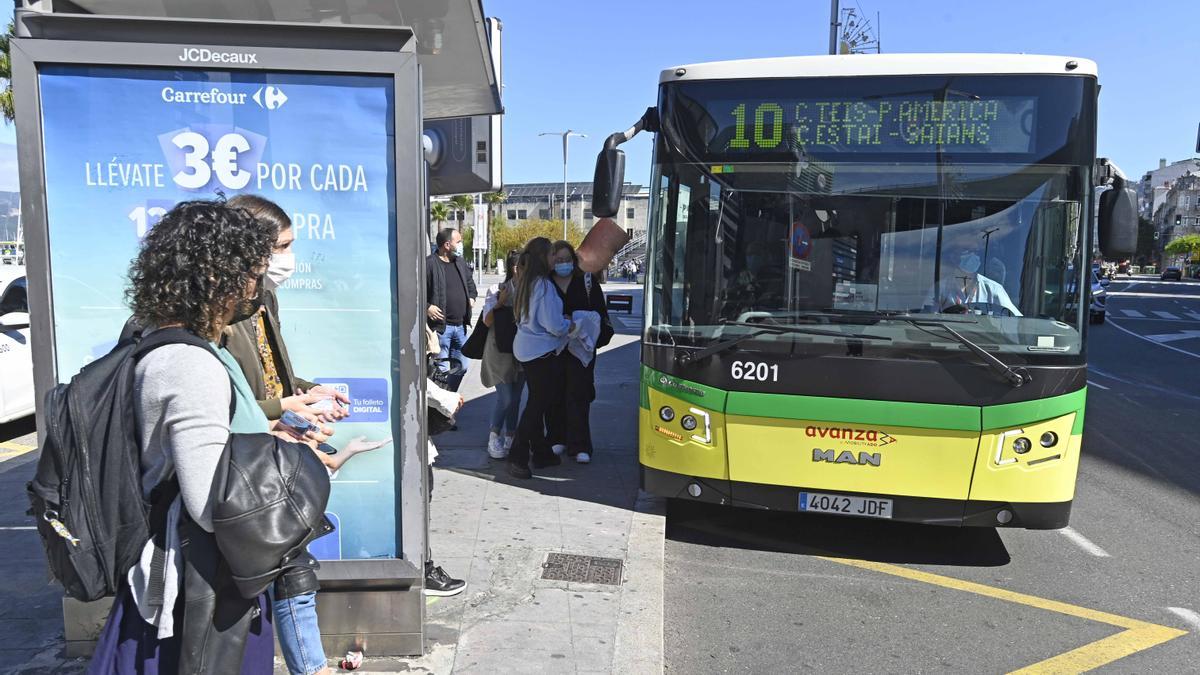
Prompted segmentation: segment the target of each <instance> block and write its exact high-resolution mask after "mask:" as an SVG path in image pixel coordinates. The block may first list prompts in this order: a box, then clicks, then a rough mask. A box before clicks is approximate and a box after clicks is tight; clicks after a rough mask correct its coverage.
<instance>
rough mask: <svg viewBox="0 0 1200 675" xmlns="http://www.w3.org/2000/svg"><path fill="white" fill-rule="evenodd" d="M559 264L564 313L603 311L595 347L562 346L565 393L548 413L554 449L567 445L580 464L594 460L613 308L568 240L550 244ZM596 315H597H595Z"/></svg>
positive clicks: (556, 277) (556, 278)
mask: <svg viewBox="0 0 1200 675" xmlns="http://www.w3.org/2000/svg"><path fill="white" fill-rule="evenodd" d="M551 262H552V264H553V265H554V275H553V276H552V277H551V278H552V279H553V280H554V290H555V291H557V292H558V296H559V298H560V299H561V300H562V304H563V313H565V314H566V315H567V316H575V312H596V313H597V314H599V316H600V329H599V334H598V336H597V338H596V340H595V342H594V344H593V347H594V348H593V349H591V350H587V352H588V353H586V354H585V356H584V358H586V359H587V363H586V365H585V364H584V363H583V362H582V361H581V360H580V357H579V356H577V355H576V354H574V353H573V352H574V351H577V350H574V349H569V350H563V352H562V354H560V355H559V360H560V362H561V368H562V370H561V372H562V374H563V378H564V380H565V389H566V391H565V396H563V397H561V398H558V399H556V400H555V401H554V403H553V405H552V406H551V408H550V411H549V414H548V415H547V417H546V427H547V429H549V431H550V439H551V442H552V443H553V449H554V452H555V454H561V453H563V452H564V451H565V452H566V454H567V455H568V456H570V457H574V458H575V461H576V462H578V463H580V464H587V463H589V462H591V461H592V452H593V447H592V428H591V407H592V401H594V400H596V349H598V348H600V347H603V346H604V345H606V344H608V341H609V340H610V339H612V328H611V324H610V323H609V318H608V308H607V306H606V305H605V302H604V290H603V289H602V288H600V282H599V281H598V280H596V279H595V278H594V277H593V276H592V275H591V274H589V273H586V272H584V271H583V270H581V269H579V256H578V255H576V253H575V247H574V246H571V244H570V243H569V242H566V241H557V242H554V245H553V247H552V249H551ZM594 318H595V317H593V319H594Z"/></svg>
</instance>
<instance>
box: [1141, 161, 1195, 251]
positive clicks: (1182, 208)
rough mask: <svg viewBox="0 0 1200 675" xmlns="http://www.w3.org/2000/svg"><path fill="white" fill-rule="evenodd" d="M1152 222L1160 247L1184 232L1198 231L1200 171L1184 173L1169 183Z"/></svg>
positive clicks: (1192, 232) (1193, 232)
mask: <svg viewBox="0 0 1200 675" xmlns="http://www.w3.org/2000/svg"><path fill="white" fill-rule="evenodd" d="M1152 222H1153V223H1154V229H1155V231H1157V232H1158V245H1159V247H1160V249H1161V247H1165V246H1166V245H1167V244H1169V243H1171V241H1172V240H1174V239H1178V238H1179V237H1182V236H1184V235H1185V234H1198V233H1200V173H1189V174H1185V175H1183V176H1181V177H1179V178H1177V179H1176V180H1175V181H1174V182H1173V183H1172V184H1171V187H1170V188H1169V189H1167V190H1166V192H1165V193H1164V195H1163V198H1162V203H1161V204H1159V206H1158V208H1157V209H1156V210H1155V212H1154V218H1153V220H1152Z"/></svg>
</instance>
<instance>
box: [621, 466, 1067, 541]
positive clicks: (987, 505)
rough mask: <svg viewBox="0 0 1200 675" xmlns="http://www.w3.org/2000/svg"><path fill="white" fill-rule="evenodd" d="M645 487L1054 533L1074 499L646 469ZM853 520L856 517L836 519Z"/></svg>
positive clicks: (795, 507)
mask: <svg viewBox="0 0 1200 675" xmlns="http://www.w3.org/2000/svg"><path fill="white" fill-rule="evenodd" d="M640 468H641V483H642V489H643V490H645V491H647V492H649V493H651V494H654V495H658V496H660V497H667V498H677V499H682V500H685V501H693V502H707V503H710V504H723V505H727V506H738V507H743V508H752V509H770V510H772V511H797V512H798V511H799V504H800V493H801V492H805V491H808V492H821V493H825V494H842V495H850V496H860V497H878V498H882V499H890V500H892V518H891V520H895V521H900V522H907V523H922V524H925V525H950V526H958V527H1018V528H1025V529H1030V530H1055V529H1058V528H1061V527H1066V525H1067V522H1068V521H1069V520H1070V518H1071V504H1072V501H1070V500H1069V501H1065V502H1048V503H1035V502H1023V503H1013V502H994V501H976V500H959V499H936V498H930V497H907V496H900V495H881V494H867V493H861V492H845V491H839V490H826V489H809V488H799V487H789V486H783V485H764V484H761V483H745V482H741V481H731V480H723V479H717V478H700V477H694V476H687V475H684V474H678V473H672V472H669V471H662V470H660V469H654V468H650V467H647V466H645V465H642V466H641V467H640ZM834 517H854V516H834Z"/></svg>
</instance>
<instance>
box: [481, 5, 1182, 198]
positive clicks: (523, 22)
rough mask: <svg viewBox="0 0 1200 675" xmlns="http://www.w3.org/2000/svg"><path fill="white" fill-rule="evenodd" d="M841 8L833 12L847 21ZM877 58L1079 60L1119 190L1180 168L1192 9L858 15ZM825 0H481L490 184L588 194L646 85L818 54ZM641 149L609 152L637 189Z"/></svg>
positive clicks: (961, 9)
mask: <svg viewBox="0 0 1200 675" xmlns="http://www.w3.org/2000/svg"><path fill="white" fill-rule="evenodd" d="M852 3H853V0H842V5H843V6H851V5H852ZM858 4H859V6H861V7H862V9H863V10H864V11H865V12H866V13H868V14H869V16H870V17H871V18H872V19H873V18H874V16H875V12H877V11H878V12H879V14H880V23H881V28H882V47H883V51H884V52H885V53H888V52H893V53H896V52H908V53H912V52H1007V53H1021V52H1024V53H1028V54H1054V55H1062V56H1074V57H1081V58H1089V59H1092V60H1094V61H1096V62H1097V64H1098V65H1099V71H1100V78H1099V79H1100V84H1101V94H1100V119H1099V133H1098V135H1099V138H1098V141H1099V142H1098V146H1097V151H1098V154H1100V155H1101V156H1107V157H1110V158H1111V159H1112V160H1113V161H1115V162H1116V164H1117V165H1118V166H1119V167H1121V169H1122V170H1123V171H1124V172H1125V173H1126V175H1128V176H1130V177H1135V178H1140V177H1141V175H1142V174H1143V173H1144V172H1146V171H1147V170H1150V169H1153V168H1157V166H1158V159H1159V158H1160V157H1165V158H1167V160H1168V161H1175V160H1179V159H1185V158H1188V157H1192V156H1195V154H1196V153H1195V145H1196V135H1197V123H1200V0H1157V1H1155V2H1129V1H1128V0H1122V1H1117V0H938V1H936V2H935V1H933V0H859V3H858ZM829 5H830V3H829V0H737V1H736V2H716V1H715V0H687V1H682V0H659V1H647V0H636V1H631V0H605V1H604V2H588V1H585V0H559V1H558V2H554V3H549V2H542V1H530V0H484V10H485V12H486V13H487V14H489V15H491V16H495V17H498V18H500V19H501V21H502V22H503V24H504V42H503V47H504V83H505V88H504V106H505V111H506V112H505V119H504V181H505V182H506V183H524V182H535V181H547V182H550V181H556V180H562V143H561V141H560V140H559V139H558V138H551V137H538V133H539V132H543V131H563V130H565V129H568V128H570V129H575V130H579V131H582V132H584V133H587V134H588V138H586V139H577V138H575V139H572V140H571V146H570V162H569V167H568V174H569V177H570V179H571V180H591V178H592V171H593V168H594V162H595V157H596V153H597V152H599V150H600V147H601V145H602V144H603V141H604V139H605V138H606V137H607V136H608V135H609V134H611V133H612V132H614V131H620V130H624V129H626V128H628V127H629V126H630V125H631V124H632V123H633V122H634V121H636V120H637V119H638V117H640V116H641V113H642V111H644V110H645V108H646V107H647V106H650V105H653V104H654V102H655V95H656V92H655V90H656V87H657V84H658V75H659V72H660V71H661V70H663V69H665V68H668V67H673V66H677V65H683V64H688V63H697V62H703V61H720V60H727V59H743V58H759V57H771V56H803V55H808V54H823V53H827V51H828V46H829ZM650 147H651V146H650V140H649V136H648V135H646V134H643V135H642V136H639V137H638V138H636V139H634V140H633V141H631V142H629V143H626V144H625V145H624V146H622V148H623V149H624V150H625V151H626V154H627V157H626V176H625V177H626V180H629V181H632V182H635V183H643V184H644V183H645V182H646V181H647V180H648V179H649V175H650Z"/></svg>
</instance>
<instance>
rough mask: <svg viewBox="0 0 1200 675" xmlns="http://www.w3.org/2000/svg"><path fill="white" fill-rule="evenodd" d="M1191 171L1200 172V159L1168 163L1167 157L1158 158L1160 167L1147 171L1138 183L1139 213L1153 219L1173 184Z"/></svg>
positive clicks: (1147, 218)
mask: <svg viewBox="0 0 1200 675" xmlns="http://www.w3.org/2000/svg"><path fill="white" fill-rule="evenodd" d="M1189 173H1200V159H1195V158H1194V159H1181V160H1179V161H1178V162H1172V163H1171V164H1167V160H1166V159H1160V160H1158V168H1157V169H1155V170H1153V171H1147V172H1146V174H1145V175H1143V176H1142V180H1141V182H1140V183H1138V188H1137V196H1138V214H1139V215H1141V217H1143V218H1145V219H1146V220H1152V219H1153V218H1154V214H1155V212H1157V211H1158V209H1159V207H1161V206H1162V205H1163V202H1164V201H1165V200H1166V198H1167V192H1168V191H1169V190H1170V189H1171V186H1172V185H1174V184H1175V181H1177V180H1179V179H1180V178H1181V177H1183V176H1185V175H1187V174H1189Z"/></svg>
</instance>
